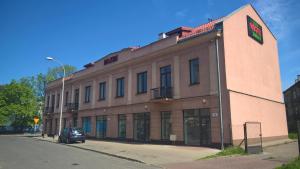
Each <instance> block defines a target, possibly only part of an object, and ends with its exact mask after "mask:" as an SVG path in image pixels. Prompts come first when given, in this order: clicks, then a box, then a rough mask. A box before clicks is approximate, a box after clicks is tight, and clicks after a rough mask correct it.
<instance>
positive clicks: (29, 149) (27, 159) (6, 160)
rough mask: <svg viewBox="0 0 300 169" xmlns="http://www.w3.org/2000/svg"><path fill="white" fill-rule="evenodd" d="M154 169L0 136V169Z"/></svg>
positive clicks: (31, 139)
mask: <svg viewBox="0 0 300 169" xmlns="http://www.w3.org/2000/svg"><path fill="white" fill-rule="evenodd" d="M94 168H95V169H96V168H97V169H156V168H157V167H154V166H149V165H146V164H142V163H138V162H132V161H128V160H124V159H119V158H116V157H111V156H107V155H103V154H99V153H96V152H91V151H86V150H82V149H77V148H74V147H69V146H66V145H61V144H55V143H49V142H46V141H39V140H36V139H33V138H27V137H20V136H0V169H94Z"/></svg>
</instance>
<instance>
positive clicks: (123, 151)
mask: <svg viewBox="0 0 300 169" xmlns="http://www.w3.org/2000/svg"><path fill="white" fill-rule="evenodd" d="M34 138H35V139H39V140H44V141H50V142H55V143H57V137H55V138H54V139H53V138H52V137H45V138H42V137H34ZM68 146H72V147H77V148H82V149H86V150H91V151H96V152H100V153H104V154H108V155H112V156H117V157H120V158H124V159H128V160H133V161H138V162H143V163H146V164H151V165H158V166H161V165H162V164H168V163H178V162H191V161H195V160H197V159H199V158H203V157H206V156H208V155H212V154H215V153H217V152H219V151H220V150H218V149H214V148H207V147H192V146H175V145H156V144H139V143H122V142H111V141H99V140H86V142H85V143H83V144H82V143H74V144H68Z"/></svg>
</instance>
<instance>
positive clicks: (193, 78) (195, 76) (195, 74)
mask: <svg viewBox="0 0 300 169" xmlns="http://www.w3.org/2000/svg"><path fill="white" fill-rule="evenodd" d="M197 83H199V59H198V58H196V59H192V60H190V84H197Z"/></svg>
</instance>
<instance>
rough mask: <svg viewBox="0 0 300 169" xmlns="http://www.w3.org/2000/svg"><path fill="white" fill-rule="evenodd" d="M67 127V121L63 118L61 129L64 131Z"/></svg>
mask: <svg viewBox="0 0 300 169" xmlns="http://www.w3.org/2000/svg"><path fill="white" fill-rule="evenodd" d="M66 127H67V119H66V118H64V119H63V129H65V128H66Z"/></svg>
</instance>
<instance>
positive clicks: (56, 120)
mask: <svg viewBox="0 0 300 169" xmlns="http://www.w3.org/2000/svg"><path fill="white" fill-rule="evenodd" d="M57 128H58V119H55V133H54V134H57V133H58V131H57Z"/></svg>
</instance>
